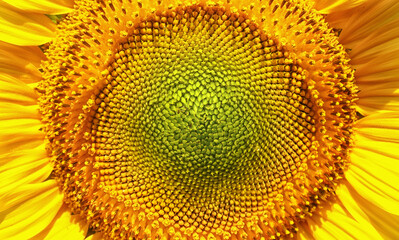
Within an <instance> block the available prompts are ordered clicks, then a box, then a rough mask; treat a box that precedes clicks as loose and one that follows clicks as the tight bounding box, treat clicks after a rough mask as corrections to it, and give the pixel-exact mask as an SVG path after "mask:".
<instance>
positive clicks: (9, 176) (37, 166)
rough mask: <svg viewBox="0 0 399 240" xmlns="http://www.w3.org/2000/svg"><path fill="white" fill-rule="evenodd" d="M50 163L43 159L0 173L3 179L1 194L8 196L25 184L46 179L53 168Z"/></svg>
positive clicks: (0, 185) (0, 184) (0, 187)
mask: <svg viewBox="0 0 399 240" xmlns="http://www.w3.org/2000/svg"><path fill="white" fill-rule="evenodd" d="M48 163H49V161H48V160H47V159H42V160H41V161H36V162H33V163H30V164H26V165H22V166H19V167H15V168H13V169H7V171H4V172H2V173H0V177H1V179H2V181H1V183H0V194H1V195H2V196H6V195H7V194H8V193H10V192H12V191H15V190H16V189H17V188H18V187H20V186H23V185H24V184H29V183H40V182H42V181H44V180H46V179H47V178H48V176H49V175H50V173H51V170H52V168H51V166H49V164H48Z"/></svg>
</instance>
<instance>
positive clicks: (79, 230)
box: [31, 205, 88, 240]
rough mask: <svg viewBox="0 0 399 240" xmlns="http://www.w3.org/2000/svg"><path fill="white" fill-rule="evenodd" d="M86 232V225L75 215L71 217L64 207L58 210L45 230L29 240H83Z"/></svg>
mask: <svg viewBox="0 0 399 240" xmlns="http://www.w3.org/2000/svg"><path fill="white" fill-rule="evenodd" d="M87 230H88V224H87V223H85V221H83V219H81V218H79V217H78V216H76V215H71V212H70V211H69V209H68V207H66V206H65V205H64V206H63V207H61V208H60V210H59V211H58V213H57V216H56V217H55V218H54V219H53V221H52V222H51V223H50V224H49V225H48V227H47V228H46V229H44V230H43V231H42V232H40V233H39V234H38V235H36V236H34V237H32V238H31V240H52V239H65V240H69V239H70V240H79V239H85V237H86V234H87Z"/></svg>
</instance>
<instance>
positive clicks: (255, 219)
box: [37, 0, 357, 240]
mask: <svg viewBox="0 0 399 240" xmlns="http://www.w3.org/2000/svg"><path fill="white" fill-rule="evenodd" d="M46 55H47V60H46V61H45V62H43V64H42V72H43V80H42V82H41V83H40V84H39V85H38V87H37V91H38V92H39V93H40V110H41V113H42V121H43V123H44V127H43V131H44V132H45V133H46V139H47V149H48V152H49V154H50V156H51V157H52V162H53V166H54V171H53V175H54V177H55V178H56V179H57V181H58V183H59V186H60V189H61V190H62V192H63V193H64V201H65V203H66V204H67V205H68V206H69V207H70V209H71V210H72V211H73V212H74V213H75V214H79V215H80V216H81V217H83V218H84V219H86V221H87V222H88V223H89V225H90V227H91V228H92V229H93V230H94V231H97V232H101V233H103V236H104V238H106V239H209V240H210V239H279V238H293V237H295V234H296V232H297V231H298V223H299V222H300V221H303V220H304V219H306V217H308V216H310V215H311V214H312V212H313V211H314V210H315V209H316V208H317V207H318V206H319V205H320V204H321V203H322V202H323V201H326V199H328V197H330V196H332V195H334V189H335V186H336V185H337V184H338V183H339V181H340V179H341V178H342V177H343V172H344V170H345V168H346V167H347V164H348V163H349V160H348V152H349V150H350V148H351V134H352V125H353V122H354V121H355V120H356V111H355V108H354V106H355V101H356V91H357V90H356V86H355V85H354V80H353V69H352V68H351V67H350V65H349V58H348V56H347V54H346V51H345V49H344V48H343V46H342V45H340V44H339V42H338V37H337V31H336V30H334V29H332V28H330V27H329V26H328V24H327V23H326V22H325V21H324V19H323V16H321V15H319V14H317V13H316V12H314V11H313V10H312V9H310V7H309V6H307V5H306V4H305V3H304V1H286V0H282V1H273V0H271V1H253V4H250V5H248V6H246V5H244V4H243V3H241V1H226V2H220V3H214V2H210V1H209V2H204V1H194V0H193V1H186V2H181V3H179V2H176V3H174V2H173V1H163V0H158V1H144V0H143V1H122V0H119V1H116V0H115V1H102V0H97V1H85V0H79V1H76V6H75V11H74V12H73V13H71V14H70V15H68V16H67V17H66V19H64V20H63V21H62V22H60V23H59V24H58V30H57V37H56V39H55V40H54V41H53V42H52V43H51V45H50V47H49V49H48V50H47V51H46Z"/></svg>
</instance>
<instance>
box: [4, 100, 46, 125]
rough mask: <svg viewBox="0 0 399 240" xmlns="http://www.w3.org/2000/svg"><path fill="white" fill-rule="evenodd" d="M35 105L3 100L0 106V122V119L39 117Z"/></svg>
mask: <svg viewBox="0 0 399 240" xmlns="http://www.w3.org/2000/svg"><path fill="white" fill-rule="evenodd" d="M37 108H38V107H37V106H36V105H30V106H24V105H20V104H15V103H10V102H3V103H1V106H0V122H1V120H10V119H19V118H33V119H40V115H39V112H38V109H37Z"/></svg>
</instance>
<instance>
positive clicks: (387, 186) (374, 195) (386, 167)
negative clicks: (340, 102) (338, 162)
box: [345, 112, 399, 215]
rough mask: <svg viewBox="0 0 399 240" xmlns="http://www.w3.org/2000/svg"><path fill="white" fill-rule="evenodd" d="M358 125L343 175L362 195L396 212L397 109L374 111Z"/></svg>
mask: <svg viewBox="0 0 399 240" xmlns="http://www.w3.org/2000/svg"><path fill="white" fill-rule="evenodd" d="M357 127H358V129H357V131H356V135H355V138H354V142H355V143H354V150H353V152H352V154H351V161H352V164H351V166H350V167H349V169H348V170H347V171H346V173H345V176H346V178H347V180H348V182H349V183H350V184H351V185H352V186H353V188H354V189H356V191H357V192H358V193H359V194H360V195H361V196H363V197H364V198H366V199H368V200H369V201H370V202H372V203H373V204H374V205H376V206H378V207H379V208H381V209H383V210H384V211H386V212H389V213H391V214H395V215H399V186H398V185H397V183H398V182H399V150H398V149H399V113H398V112H394V113H383V114H373V115H371V116H367V117H365V118H363V119H361V120H360V121H359V122H358V123H357Z"/></svg>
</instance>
